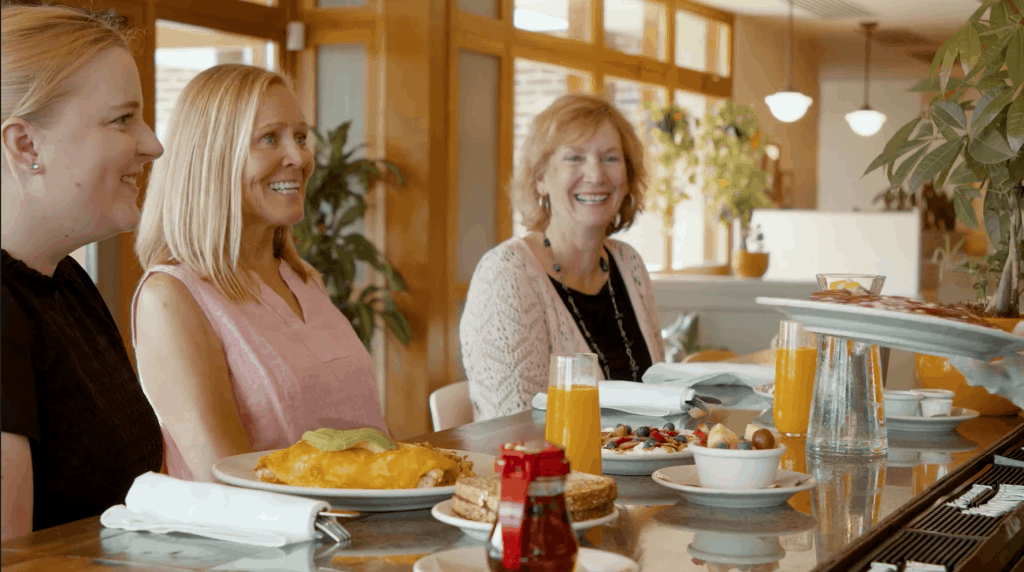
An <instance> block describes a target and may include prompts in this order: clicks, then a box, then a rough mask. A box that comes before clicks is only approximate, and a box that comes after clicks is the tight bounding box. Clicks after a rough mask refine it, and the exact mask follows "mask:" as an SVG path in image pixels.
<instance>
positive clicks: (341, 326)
mask: <svg viewBox="0 0 1024 572" xmlns="http://www.w3.org/2000/svg"><path fill="white" fill-rule="evenodd" d="M154 272H164V273H166V274H170V275H171V276H174V277H175V278H177V279H178V280H180V281H181V282H182V283H183V284H185V286H186V287H188V290H189V292H191V294H192V296H193V297H194V298H195V300H196V302H197V303H198V304H199V307H200V308H202V310H203V312H204V313H205V314H206V318H207V320H208V321H209V322H210V326H212V328H213V330H214V332H215V333H216V334H217V338H218V339H220V342H221V345H222V346H223V348H224V354H225V358H227V362H228V369H229V371H230V375H231V385H232V387H233V389H234V393H235V405H236V406H237V407H238V417H239V419H241V421H242V425H244V426H245V430H246V433H248V435H249V444H250V445H251V446H252V448H253V450H255V451H265V450H270V449H281V448H285V447H289V446H291V445H293V444H294V443H296V442H297V441H299V439H301V438H302V434H303V433H304V432H306V431H310V430H313V429H318V428H320V427H331V428H334V429H353V428H359V427H374V428H377V429H380V430H381V431H384V432H385V433H387V426H386V425H385V423H384V416H383V414H382V412H381V406H380V401H379V399H378V395H377V384H376V382H375V381H374V377H373V363H372V361H371V359H370V354H368V353H367V351H366V348H365V347H364V346H363V344H362V342H361V341H360V340H359V336H357V335H356V332H355V330H353V329H352V325H351V324H350V323H349V321H348V319H346V318H345V316H344V314H342V313H341V312H340V311H339V310H338V309H337V308H336V307H335V306H334V304H333V303H331V299H330V298H329V297H328V295H327V292H326V291H325V290H324V289H323V288H322V287H321V286H320V284H319V283H318V282H317V281H316V279H315V278H312V277H311V278H310V279H309V281H308V282H303V280H302V277H301V276H299V275H298V274H297V273H296V272H295V271H294V270H293V269H292V267H291V266H290V265H289V264H288V263H287V262H285V261H283V260H282V261H281V265H280V273H281V277H282V278H283V279H284V281H285V283H286V284H287V285H288V288H289V289H290V290H291V291H292V294H294V295H295V297H296V299H298V301H299V306H301V308H302V315H303V317H304V318H305V321H303V320H301V319H299V317H298V316H296V315H295V313H294V312H292V310H291V308H289V307H288V304H287V303H286V302H285V301H284V300H282V299H281V297H280V296H279V295H278V294H277V293H276V292H274V291H273V290H271V289H270V287H268V286H267V285H266V284H264V283H263V282H262V281H260V286H261V289H262V291H261V293H260V301H259V302H245V303H242V304H238V305H236V304H233V303H232V302H230V301H229V300H228V299H227V298H225V297H224V296H223V295H221V294H220V292H218V291H217V289H216V288H214V287H213V286H212V285H211V284H210V283H208V282H205V281H203V280H202V279H200V278H199V276H198V275H197V274H196V273H195V272H193V271H192V270H190V269H188V268H185V267H183V266H180V265H161V266H155V267H153V268H151V269H150V270H149V271H148V272H146V274H145V276H143V277H142V280H141V281H140V282H139V288H138V289H136V291H135V296H134V298H133V300H132V342H133V343H135V309H136V303H137V302H138V295H139V290H140V289H141V288H142V284H143V283H145V281H146V279H147V278H149V276H150V275H151V274H153V273H154ZM163 437H164V448H165V458H166V461H167V471H168V473H169V474H170V475H171V476H172V477H177V478H181V479H187V480H195V476H194V475H193V474H192V472H191V471H190V470H189V468H188V466H187V465H186V463H185V459H184V457H183V456H182V454H181V452H180V450H179V449H178V448H177V446H176V445H175V443H174V441H173V440H172V439H171V436H170V434H169V433H168V432H167V429H166V428H163Z"/></svg>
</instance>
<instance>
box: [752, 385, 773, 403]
mask: <svg viewBox="0 0 1024 572" xmlns="http://www.w3.org/2000/svg"><path fill="white" fill-rule="evenodd" d="M774 390H775V384H774V383H762V384H761V385H759V386H757V387H755V388H754V393H756V394H757V395H760V396H761V397H763V398H765V400H766V401H768V402H769V403H773V402H774V401H775V393H774Z"/></svg>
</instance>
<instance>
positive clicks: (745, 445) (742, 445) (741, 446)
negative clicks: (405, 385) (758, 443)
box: [736, 441, 754, 451]
mask: <svg viewBox="0 0 1024 572" xmlns="http://www.w3.org/2000/svg"><path fill="white" fill-rule="evenodd" d="M736 448H737V449H742V450H744V451H749V450H751V449H753V448H754V444H753V443H751V442H750V441H740V444H739V445H737V446H736Z"/></svg>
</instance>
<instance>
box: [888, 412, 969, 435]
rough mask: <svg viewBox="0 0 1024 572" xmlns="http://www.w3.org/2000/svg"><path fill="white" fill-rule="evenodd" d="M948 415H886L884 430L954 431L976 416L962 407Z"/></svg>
mask: <svg viewBox="0 0 1024 572" xmlns="http://www.w3.org/2000/svg"><path fill="white" fill-rule="evenodd" d="M950 413H951V415H950V416H949V417H945V416H941V417H918V416H916V415H914V416H909V415H908V416H903V415H886V416H885V425H886V430H888V431H903V432H922V431H930V432H939V431H956V428H957V425H960V424H961V423H963V422H964V421H967V420H968V419H974V418H975V417H977V416H978V412H977V411H975V410H973V409H964V408H963V407H954V408H953V410H952V411H951V412H950Z"/></svg>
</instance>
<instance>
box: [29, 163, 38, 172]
mask: <svg viewBox="0 0 1024 572" xmlns="http://www.w3.org/2000/svg"><path fill="white" fill-rule="evenodd" d="M28 168H29V169H32V170H33V171H38V170H39V163H32V164H31V165H29V166H28Z"/></svg>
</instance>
